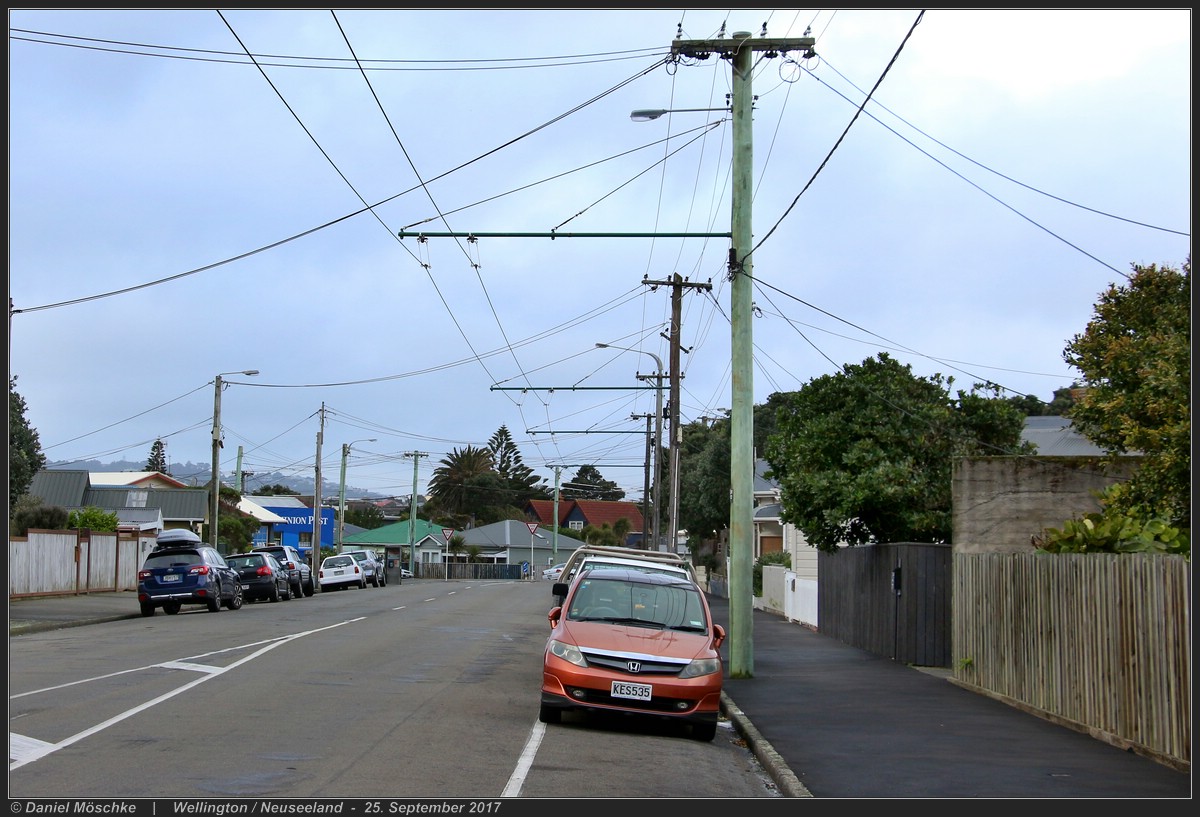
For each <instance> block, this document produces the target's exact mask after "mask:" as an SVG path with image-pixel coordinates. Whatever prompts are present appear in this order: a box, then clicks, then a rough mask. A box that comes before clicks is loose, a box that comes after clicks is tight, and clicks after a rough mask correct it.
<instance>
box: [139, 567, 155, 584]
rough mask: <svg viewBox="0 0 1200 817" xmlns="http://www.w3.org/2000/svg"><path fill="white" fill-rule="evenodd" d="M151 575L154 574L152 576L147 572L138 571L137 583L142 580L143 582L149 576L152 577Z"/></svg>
mask: <svg viewBox="0 0 1200 817" xmlns="http://www.w3.org/2000/svg"><path fill="white" fill-rule="evenodd" d="M153 575H154V574H153V573H151V572H150V571H149V570H139V571H138V581H139V582H140V581H143V580H145V579H148V578H150V577H151V576H153Z"/></svg>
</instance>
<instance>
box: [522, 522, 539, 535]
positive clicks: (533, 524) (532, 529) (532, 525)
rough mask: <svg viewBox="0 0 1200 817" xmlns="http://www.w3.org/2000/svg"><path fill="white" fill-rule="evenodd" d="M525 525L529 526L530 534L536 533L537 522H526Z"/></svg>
mask: <svg viewBox="0 0 1200 817" xmlns="http://www.w3.org/2000/svg"><path fill="white" fill-rule="evenodd" d="M525 527H527V528H529V534H530V535H531V536H532V535H533V534H535V533H537V529H538V523H537V522H526V523H525Z"/></svg>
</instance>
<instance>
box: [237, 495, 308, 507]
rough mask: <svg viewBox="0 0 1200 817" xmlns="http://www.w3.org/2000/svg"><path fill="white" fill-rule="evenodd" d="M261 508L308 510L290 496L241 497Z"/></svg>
mask: <svg viewBox="0 0 1200 817" xmlns="http://www.w3.org/2000/svg"><path fill="white" fill-rule="evenodd" d="M243 498H244V499H248V500H250V501H251V502H253V503H254V504H255V505H258V506H260V507H263V508H308V507H309V506H308V505H305V504H304V503H303V502H301V501H300V499H299V498H298V497H296V496H293V495H291V494H280V495H279V496H274V495H272V494H264V495H261V496H259V495H257V494H255V495H246V496H244V497H243Z"/></svg>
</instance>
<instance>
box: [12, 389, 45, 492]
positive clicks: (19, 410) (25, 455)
mask: <svg viewBox="0 0 1200 817" xmlns="http://www.w3.org/2000/svg"><path fill="white" fill-rule="evenodd" d="M26 411H27V406H26V405H25V398H23V397H22V396H21V395H20V394H18V393H17V378H15V377H13V378H10V379H9V381H8V507H9V508H10V509H12V508H15V507H16V504H17V499H19V498H20V496H21V494H23V493H25V492H26V491H28V490H29V486H30V485H32V484H33V475H34V474H36V473H37V472H38V471H40V470H42V469H43V468H45V467H46V455H45V454H43V453H42V443H41V440H39V439H38V433H37V429H36V428H34V427H33V426H31V425H29V420H28V419H27V418H26V417H25V412H26Z"/></svg>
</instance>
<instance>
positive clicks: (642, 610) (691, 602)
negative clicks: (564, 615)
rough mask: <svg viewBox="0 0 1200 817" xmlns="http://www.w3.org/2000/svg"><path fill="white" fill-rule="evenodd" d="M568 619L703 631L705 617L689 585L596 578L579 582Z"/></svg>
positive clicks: (694, 591) (693, 589) (588, 578)
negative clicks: (615, 621)
mask: <svg viewBox="0 0 1200 817" xmlns="http://www.w3.org/2000/svg"><path fill="white" fill-rule="evenodd" d="M568 618H569V619H571V620H574V621H595V620H601V621H605V620H617V621H620V622H621V623H626V624H634V625H638V624H644V625H646V626H658V627H668V628H672V629H682V630H705V629H707V627H708V618H707V616H705V614H704V606H703V604H702V601H701V598H700V591H699V590H698V589H697V588H696V587H695V586H694V585H688V584H674V583H673V584H666V585H664V584H641V583H638V582H631V581H626V580H619V579H616V580H610V579H604V578H603V577H599V578H597V577H596V576H595V574H592V575H590V576H587V577H585V578H583V579H582V580H581V581H580V584H579V587H578V588H576V590H575V595H574V596H572V598H571V603H570V608H569V611H568Z"/></svg>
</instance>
